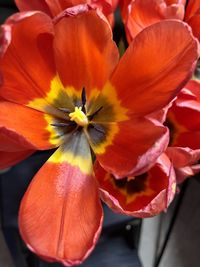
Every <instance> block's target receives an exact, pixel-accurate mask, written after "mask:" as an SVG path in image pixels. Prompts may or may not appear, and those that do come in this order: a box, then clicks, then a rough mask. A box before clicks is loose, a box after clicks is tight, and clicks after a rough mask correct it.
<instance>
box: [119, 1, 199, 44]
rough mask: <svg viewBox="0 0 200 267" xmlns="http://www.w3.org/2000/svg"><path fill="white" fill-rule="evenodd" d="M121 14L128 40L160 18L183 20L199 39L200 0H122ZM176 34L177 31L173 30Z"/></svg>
mask: <svg viewBox="0 0 200 267" xmlns="http://www.w3.org/2000/svg"><path fill="white" fill-rule="evenodd" d="M121 9H122V16H123V20H124V24H125V27H126V33H127V38H128V40H129V41H130V40H132V39H133V38H134V37H135V36H136V35H137V34H138V33H139V32H140V31H142V30H143V29H144V28H146V27H148V26H149V25H152V24H153V23H156V22H158V21H161V20H167V19H178V20H183V21H185V22H186V23H188V24H189V25H190V26H191V27H192V31H193V34H194V35H195V37H197V38H198V39H199V40H200V27H199V25H200V2H199V1H198V0H190V1H188V4H186V0H171V1H169V0H123V1H122V2H121ZM175 34H176V35H178V33H177V32H175Z"/></svg>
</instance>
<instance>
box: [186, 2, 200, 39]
mask: <svg viewBox="0 0 200 267" xmlns="http://www.w3.org/2000/svg"><path fill="white" fill-rule="evenodd" d="M188 24H189V25H190V27H191V28H192V32H193V34H194V36H195V37H196V38H198V40H199V41H200V29H199V24H200V3H199V13H198V14H197V15H194V16H193V17H191V19H190V20H188Z"/></svg>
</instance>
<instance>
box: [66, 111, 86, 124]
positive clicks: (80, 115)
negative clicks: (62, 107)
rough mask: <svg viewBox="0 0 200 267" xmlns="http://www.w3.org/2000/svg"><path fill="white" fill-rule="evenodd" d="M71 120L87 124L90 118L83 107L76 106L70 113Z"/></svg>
mask: <svg viewBox="0 0 200 267" xmlns="http://www.w3.org/2000/svg"><path fill="white" fill-rule="evenodd" d="M69 117H70V121H75V122H76V123H77V124H78V125H79V126H82V127H84V126H86V125H87V124H88V118H87V116H86V115H85V113H84V112H83V111H82V107H75V110H74V112H71V113H70V114H69Z"/></svg>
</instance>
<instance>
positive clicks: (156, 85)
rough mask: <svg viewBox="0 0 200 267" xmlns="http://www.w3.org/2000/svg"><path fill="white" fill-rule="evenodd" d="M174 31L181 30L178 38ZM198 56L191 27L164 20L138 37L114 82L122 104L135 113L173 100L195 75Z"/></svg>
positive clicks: (122, 62) (151, 109) (124, 58)
mask: <svg viewBox="0 0 200 267" xmlns="http://www.w3.org/2000/svg"><path fill="white" fill-rule="evenodd" d="M174 31H176V32H177V33H178V35H177V36H176V38H174ZM175 47H176V49H175ZM196 59H197V42H196V40H194V38H193V37H192V35H191V30H190V29H189V28H188V26H187V25H186V24H184V23H182V22H178V21H163V22H160V23H156V24H154V25H151V26H149V27H148V28H146V29H145V30H143V31H142V32H141V33H140V34H138V35H137V36H136V37H135V39H134V40H133V42H132V43H131V45H130V46H129V48H128V49H127V50H126V52H125V54H124V55H123V57H122V58H121V61H120V62H119V65H118V67H117V69H116V70H115V72H114V75H113V77H112V79H111V83H112V84H113V85H114V87H115V88H116V90H117V91H118V96H119V98H120V99H121V105H122V106H124V107H127V108H129V109H130V110H131V111H130V112H132V113H133V112H134V113H135V114H147V113H150V112H153V111H156V110H158V109H161V108H163V107H164V106H165V105H167V104H168V103H169V102H170V100H172V99H173V97H174V96H175V94H176V93H177V92H178V91H179V90H180V89H181V88H182V87H183V86H184V84H185V83H186V82H187V80H188V79H189V77H190V76H191V74H192V71H193V69H194V66H195V63H196ZM153 96H156V97H153Z"/></svg>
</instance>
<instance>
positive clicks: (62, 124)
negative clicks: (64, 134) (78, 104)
mask: <svg viewBox="0 0 200 267" xmlns="http://www.w3.org/2000/svg"><path fill="white" fill-rule="evenodd" d="M74 124H75V122H74V121H69V122H55V123H51V126H55V127H66V126H69V125H74Z"/></svg>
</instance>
